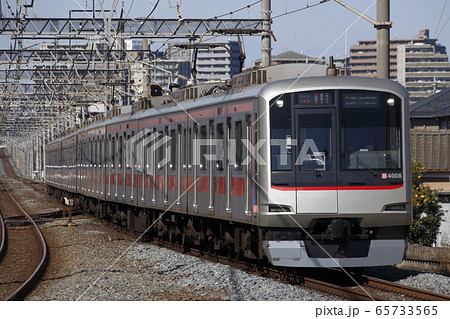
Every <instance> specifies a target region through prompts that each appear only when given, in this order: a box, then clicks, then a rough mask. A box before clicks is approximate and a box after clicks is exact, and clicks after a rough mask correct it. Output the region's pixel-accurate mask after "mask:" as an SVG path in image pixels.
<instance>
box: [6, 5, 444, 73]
mask: <svg viewBox="0 0 450 319" xmlns="http://www.w3.org/2000/svg"><path fill="white" fill-rule="evenodd" d="M0 1H1V3H2V9H3V11H5V10H6V3H7V2H9V3H10V4H11V5H13V4H15V2H16V0H0ZM22 1H23V2H24V3H31V0H22ZM93 1H94V0H35V1H34V3H35V4H34V6H35V8H33V9H29V11H28V15H29V16H33V15H35V16H36V17H68V12H69V10H84V9H86V10H90V9H91V8H92V3H93ZM447 1H448V0H428V1H424V0H391V1H390V3H391V19H390V20H391V21H392V23H393V27H392V28H391V39H394V38H398V39H401V38H403V39H404V38H412V37H414V35H416V34H418V32H419V30H420V29H429V30H430V37H431V38H437V39H438V42H439V43H441V44H443V45H445V46H446V47H447V50H450V1H448V3H447ZM113 2H114V0H103V4H104V8H105V9H111V6H112V3H113ZM157 2H158V0H117V1H116V3H117V7H116V10H117V11H119V12H120V9H121V8H122V6H123V7H124V8H125V10H126V12H127V13H128V16H129V17H132V18H139V17H145V16H147V15H148V14H149V13H150V11H151V8H153V6H154V5H155V4H156V3H157ZM255 2H257V3H256V4H254V5H252V6H250V8H247V5H251V4H253V3H255ZM345 2H346V3H347V4H349V5H351V6H353V7H354V8H356V9H358V10H359V11H361V12H366V11H367V12H366V14H367V15H368V16H369V17H371V18H373V19H376V0H345ZM178 3H179V4H180V13H181V15H182V17H183V18H211V17H214V16H218V15H222V14H227V13H228V14H227V15H226V16H224V17H223V18H227V19H228V18H260V16H261V13H260V10H261V4H260V3H259V2H258V1H257V0H226V1H224V0H222V1H216V0H178ZM318 3H320V0H272V17H276V16H279V15H281V16H280V17H277V18H274V19H273V25H272V31H273V33H274V36H275V38H276V41H274V40H272V48H273V50H272V55H276V54H279V53H283V52H285V51H288V50H290V51H295V52H299V53H303V54H305V55H308V56H311V57H319V56H324V57H328V56H331V55H332V56H335V57H337V58H339V57H344V56H346V55H348V52H349V48H350V46H351V45H355V44H357V43H358V40H369V39H376V29H375V28H374V27H373V25H371V24H370V23H369V22H367V21H366V20H363V19H361V18H359V17H358V16H357V15H356V14H354V13H352V12H350V11H349V10H348V9H346V8H344V7H342V6H340V5H339V4H337V3H336V2H334V1H329V2H325V3H322V4H319V5H317V6H314V5H316V4H318ZM176 4H177V0H160V1H159V3H158V5H157V7H156V9H155V11H154V13H153V17H154V18H158V19H163V18H170V19H174V18H177V9H176V8H175V6H176ZM95 5H96V7H97V8H99V3H98V0H95ZM308 5H309V6H310V7H309V8H306V7H308ZM240 8H244V9H243V10H241V11H239V12H235V13H233V14H232V15H230V14H229V13H230V12H231V11H235V10H238V9H240ZM301 8H305V9H304V10H300V11H298V12H295V13H290V14H289V12H291V11H294V10H297V9H301ZM286 13H288V14H286ZM90 14H91V13H90ZM83 16H84V17H87V16H88V14H83V13H79V14H78V17H83ZM89 16H90V15H89ZM0 45H1V46H2V47H4V41H1V42H0ZM160 46H161V45H160V44H154V45H153V47H152V49H156V48H159V47H160ZM244 48H245V53H246V55H247V60H246V66H247V67H248V66H251V65H252V64H253V63H252V62H253V61H255V60H257V59H259V58H260V57H261V53H260V52H261V51H260V38H259V37H255V36H254V37H245V38H244Z"/></svg>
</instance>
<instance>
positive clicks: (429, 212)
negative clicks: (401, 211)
mask: <svg viewBox="0 0 450 319" xmlns="http://www.w3.org/2000/svg"><path fill="white" fill-rule="evenodd" d="M411 171H412V193H413V224H412V226H411V228H410V240H411V242H412V243H413V244H418V245H423V246H432V245H433V244H434V243H435V242H436V236H437V233H438V231H439V227H440V225H441V219H442V216H443V215H444V213H443V212H442V211H441V206H440V205H439V203H438V198H437V191H436V190H433V189H431V188H430V187H429V186H428V185H425V184H424V183H423V180H422V176H423V174H424V173H425V167H424V166H423V165H422V164H420V163H418V162H415V161H413V162H412V167H411Z"/></svg>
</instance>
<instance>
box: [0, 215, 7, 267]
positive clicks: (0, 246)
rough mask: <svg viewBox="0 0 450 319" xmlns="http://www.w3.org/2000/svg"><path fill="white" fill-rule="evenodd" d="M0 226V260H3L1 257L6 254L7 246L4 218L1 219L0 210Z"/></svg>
mask: <svg viewBox="0 0 450 319" xmlns="http://www.w3.org/2000/svg"><path fill="white" fill-rule="evenodd" d="M0 227H1V233H2V238H1V239H0V240H1V241H0V262H1V261H2V260H3V257H4V256H5V254H6V250H7V248H8V244H7V241H6V239H7V236H6V235H7V234H6V226H5V220H4V219H3V216H2V213H1V212H0Z"/></svg>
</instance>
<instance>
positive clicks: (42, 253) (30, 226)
mask: <svg viewBox="0 0 450 319" xmlns="http://www.w3.org/2000/svg"><path fill="white" fill-rule="evenodd" d="M5 180H6V178H5V177H3V178H1V179H0V213H1V215H2V218H1V221H0V222H1V224H2V225H1V227H0V228H1V236H2V239H1V243H2V245H1V251H0V282H1V283H2V291H1V293H0V299H2V300H22V299H23V298H24V297H25V296H26V295H27V294H28V293H29V292H31V290H33V288H34V287H35V286H36V285H37V284H38V282H39V280H40V278H41V277H42V276H43V274H44V272H45V269H46V266H47V263H48V249H47V243H46V241H45V238H44V236H43V235H42V233H41V231H40V229H39V227H38V226H37V225H36V223H35V222H34V221H33V219H32V218H31V217H30V216H29V215H28V214H27V213H26V212H25V210H24V209H23V208H22V207H21V206H20V204H19V203H18V202H17V201H16V200H15V199H14V197H13V195H12V193H11V191H10V189H9V187H8V185H7V184H8V182H6V181H5ZM9 183H11V180H10V181H9ZM19 215H22V216H24V217H25V218H26V220H27V225H26V226H16V225H15V222H14V220H12V219H11V220H9V218H10V217H14V216H19Z"/></svg>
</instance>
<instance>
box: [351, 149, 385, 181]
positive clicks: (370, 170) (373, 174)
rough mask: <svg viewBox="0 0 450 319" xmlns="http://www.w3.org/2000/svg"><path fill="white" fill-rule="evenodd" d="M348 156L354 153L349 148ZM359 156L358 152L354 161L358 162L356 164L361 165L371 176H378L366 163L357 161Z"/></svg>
mask: <svg viewBox="0 0 450 319" xmlns="http://www.w3.org/2000/svg"><path fill="white" fill-rule="evenodd" d="M347 151H348V154H349V155H350V154H351V153H354V152H353V150H352V149H351V148H350V147H349V148H348V149H347ZM359 154H360V152H358V154H357V155H356V161H357V162H358V164H360V163H361V164H362V165H363V166H364V167H365V168H366V169H367V170H368V171H369V172H370V173H371V174H372V176H378V174H377V172H375V171H374V170H373V169H372V168H371V167H370V166H369V165H367V164H366V162H364V161H363V160H361V159H359Z"/></svg>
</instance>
